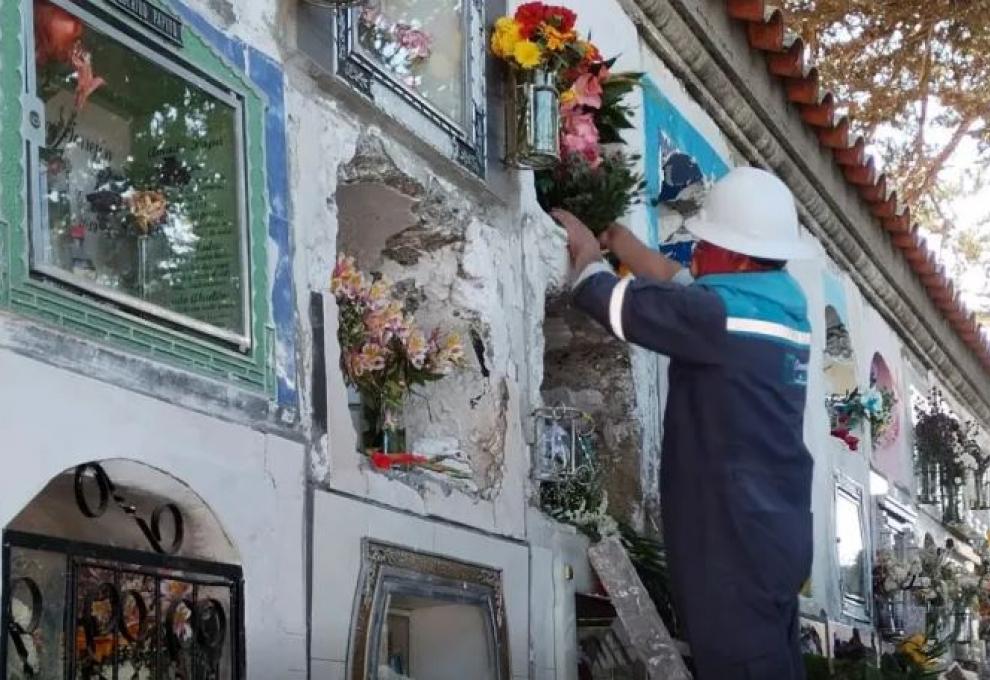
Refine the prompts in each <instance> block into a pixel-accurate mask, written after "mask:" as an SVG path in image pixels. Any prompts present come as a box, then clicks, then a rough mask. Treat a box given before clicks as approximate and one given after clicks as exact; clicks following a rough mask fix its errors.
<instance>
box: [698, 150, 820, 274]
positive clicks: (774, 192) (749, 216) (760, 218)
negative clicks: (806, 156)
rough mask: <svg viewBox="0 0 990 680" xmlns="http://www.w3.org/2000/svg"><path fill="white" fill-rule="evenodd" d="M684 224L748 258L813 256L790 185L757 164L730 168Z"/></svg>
mask: <svg viewBox="0 0 990 680" xmlns="http://www.w3.org/2000/svg"><path fill="white" fill-rule="evenodd" d="M684 227H685V228H686V229H687V230H688V231H690V232H691V233H692V234H694V235H695V236H697V237H698V238H699V239H701V240H702V241H708V242H709V243H711V244H713V245H716V246H719V247H722V248H725V249H726V250H731V251H732V252H734V253H740V254H742V255H749V256H750V257H759V258H762V259H767V260H801V259H810V258H813V257H815V256H816V251H815V249H814V247H813V246H812V244H811V242H810V239H802V238H801V229H800V227H799V226H798V216H797V208H796V207H795V204H794V196H793V195H792V194H791V191H790V189H788V188H787V185H786V184H784V183H783V182H782V181H780V180H779V179H778V178H777V177H775V176H774V175H772V174H770V173H769V172H766V171H765V170H759V169H757V168H750V167H745V166H744V167H739V168H734V169H732V170H730V171H729V173H728V174H727V175H726V176H725V177H723V178H722V179H720V180H719V181H717V182H716V183H715V185H714V186H713V187H712V190H711V192H709V194H708V196H707V197H706V198H705V201H704V203H703V205H702V207H701V211H700V212H699V213H698V214H697V215H695V216H694V217H691V218H689V219H688V220H687V221H686V222H685V223H684Z"/></svg>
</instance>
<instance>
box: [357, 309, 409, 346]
mask: <svg viewBox="0 0 990 680" xmlns="http://www.w3.org/2000/svg"><path fill="white" fill-rule="evenodd" d="M364 325H365V327H366V328H367V329H368V333H369V335H371V337H372V338H373V339H374V340H375V341H376V342H379V343H381V344H382V345H387V344H388V343H389V342H390V341H391V340H392V338H394V337H399V338H403V337H405V335H406V333H408V322H407V320H406V316H405V310H404V309H403V308H402V303H401V302H397V301H396V300H389V301H388V302H386V303H385V304H384V305H381V306H379V307H377V308H372V310H371V311H370V312H368V314H367V315H366V316H365V318H364Z"/></svg>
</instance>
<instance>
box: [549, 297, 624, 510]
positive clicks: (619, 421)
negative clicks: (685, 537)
mask: <svg viewBox="0 0 990 680" xmlns="http://www.w3.org/2000/svg"><path fill="white" fill-rule="evenodd" d="M544 337H545V341H546V346H545V355H544V369H543V370H544V375H543V388H542V390H541V391H542V396H543V402H544V403H545V404H547V405H548V406H556V405H567V406H574V407H576V408H579V409H581V410H583V411H585V412H587V413H589V414H590V415H591V417H592V418H594V420H595V426H596V429H597V435H598V441H597V453H598V457H599V460H600V462H601V464H602V467H603V470H604V475H605V489H606V492H607V493H608V504H609V505H608V510H609V514H611V515H612V516H613V517H615V518H616V519H618V520H621V521H625V522H629V523H632V524H633V525H634V526H635V525H637V524H640V523H641V511H642V499H643V498H644V493H643V484H642V475H641V472H640V470H641V456H642V449H643V425H642V423H640V421H639V420H638V418H637V408H636V388H635V384H634V378H633V367H632V361H631V358H630V353H629V347H628V345H626V344H625V343H622V342H620V341H619V340H617V339H615V338H614V337H613V336H612V335H610V334H609V333H607V332H606V331H605V330H604V329H603V328H601V327H600V326H599V325H598V324H596V323H595V322H594V321H592V320H591V319H590V318H589V317H588V316H586V315H585V314H584V313H583V312H581V311H580V310H578V309H576V308H575V307H574V306H573V304H572V303H571V298H570V295H569V294H566V293H565V294H555V295H552V296H551V297H549V298H548V299H547V305H546V322H545V325H544Z"/></svg>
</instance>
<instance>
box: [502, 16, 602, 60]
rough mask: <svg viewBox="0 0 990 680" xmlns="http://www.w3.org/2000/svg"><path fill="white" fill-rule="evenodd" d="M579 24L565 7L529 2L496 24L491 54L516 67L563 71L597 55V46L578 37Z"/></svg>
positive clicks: (575, 17)
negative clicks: (575, 26) (576, 29)
mask: <svg viewBox="0 0 990 680" xmlns="http://www.w3.org/2000/svg"><path fill="white" fill-rule="evenodd" d="M576 22H577V15H576V14H575V13H574V12H572V11H571V10H569V9H567V8H566V7H560V6H558V5H545V4H543V3H542V2H527V3H525V4H523V5H520V6H519V8H518V9H517V10H516V13H515V14H514V15H513V16H511V17H508V16H505V17H501V18H499V19H498V20H497V21H496V22H495V30H494V31H493V32H492V40H491V50H492V54H494V55H495V56H496V57H498V58H500V59H504V60H505V61H507V62H508V63H509V65H510V66H511V67H513V68H521V69H526V70H531V69H535V68H543V69H547V70H549V71H553V72H555V73H560V72H563V71H564V70H565V69H567V68H570V66H571V65H573V64H574V63H575V62H579V61H582V60H584V59H585V58H588V57H589V56H592V55H593V54H595V53H597V48H595V46H594V45H592V44H591V43H590V42H588V41H583V40H580V39H579V38H578V34H577V31H575V30H574V24H575V23H576Z"/></svg>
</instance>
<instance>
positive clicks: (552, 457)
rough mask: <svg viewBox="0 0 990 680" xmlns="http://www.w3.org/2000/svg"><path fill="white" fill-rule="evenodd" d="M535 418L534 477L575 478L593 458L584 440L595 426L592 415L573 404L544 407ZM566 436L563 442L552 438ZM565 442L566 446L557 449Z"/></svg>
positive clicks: (537, 412)
mask: <svg viewBox="0 0 990 680" xmlns="http://www.w3.org/2000/svg"><path fill="white" fill-rule="evenodd" d="M532 418H533V462H532V471H533V478H534V479H535V480H536V481H540V482H561V481H564V480H566V479H569V478H571V477H574V476H575V475H576V474H577V473H578V472H579V471H580V470H581V468H582V467H583V466H585V465H587V464H588V463H589V462H590V461H589V460H587V458H586V452H585V451H584V450H583V449H582V445H581V440H582V439H583V438H585V437H587V436H588V435H590V434H592V433H593V432H594V429H595V423H594V420H592V418H591V416H590V415H589V414H588V413H586V412H585V411H582V410H581V409H579V408H575V407H573V406H542V407H540V408H537V409H536V410H534V411H533V413H532ZM560 435H563V439H562V441H558V442H556V443H555V442H554V441H553V437H558V436H560ZM555 444H556V445H559V444H563V445H565V446H566V449H563V450H555V449H554V446H555Z"/></svg>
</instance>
